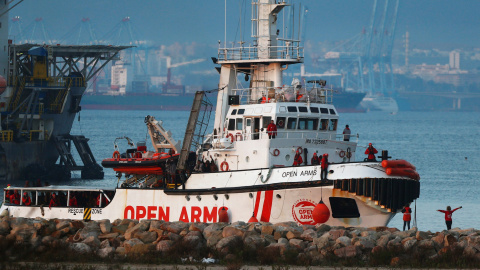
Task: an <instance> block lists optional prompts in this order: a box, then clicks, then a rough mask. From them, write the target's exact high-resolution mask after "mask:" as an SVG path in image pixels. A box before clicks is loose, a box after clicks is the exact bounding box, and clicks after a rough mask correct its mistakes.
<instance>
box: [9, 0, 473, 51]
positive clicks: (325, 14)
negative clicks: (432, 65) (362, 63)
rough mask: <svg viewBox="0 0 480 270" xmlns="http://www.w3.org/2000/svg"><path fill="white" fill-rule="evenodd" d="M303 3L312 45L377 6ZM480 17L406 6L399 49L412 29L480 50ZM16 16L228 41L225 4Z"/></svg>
mask: <svg viewBox="0 0 480 270" xmlns="http://www.w3.org/2000/svg"><path fill="white" fill-rule="evenodd" d="M294 2H298V0H295V1H294ZM301 2H302V3H303V4H304V5H306V6H308V9H309V13H308V26H307V39H308V40H312V41H315V42H318V41H338V40H344V39H348V38H350V37H353V36H354V35H355V34H357V33H359V32H360V31H362V28H363V27H364V26H367V25H368V23H369V21H370V15H371V11H372V5H373V0H305V1H301ZM378 2H379V3H384V2H385V0H379V1H378ZM392 2H393V1H392ZM243 5H245V6H247V7H248V8H249V6H250V1H249V0H227V8H228V11H227V14H228V16H229V19H228V22H227V26H228V29H229V34H228V39H229V40H233V39H234V35H235V31H236V29H237V25H238V17H239V6H243ZM479 11H480V1H476V0H455V1H454V0H401V3H400V10H399V16H398V23H397V33H396V40H397V43H399V42H400V40H401V38H402V35H404V33H405V31H406V29H407V28H408V30H409V31H410V42H411V46H418V47H420V48H429V47H430V48H433V47H440V48H445V49H453V48H459V47H460V48H461V47H480V34H479V33H480V16H479V15H478V12H479ZM13 16H20V17H21V18H22V21H23V23H22V24H23V27H26V26H27V25H29V24H30V23H32V22H33V21H34V19H35V18H37V17H42V18H43V21H44V24H45V26H46V27H47V28H48V31H49V32H50V33H51V34H52V36H54V37H57V38H59V37H62V36H64V35H65V34H66V33H67V32H69V31H70V30H71V29H72V28H73V27H74V26H75V25H77V24H78V23H79V22H80V21H81V19H82V18H83V17H89V18H90V20H91V22H92V23H93V24H94V25H95V29H96V33H97V37H102V36H104V35H105V34H107V33H108V32H109V31H111V30H112V29H113V28H114V27H115V25H117V24H118V23H119V22H120V21H121V20H122V18H123V17H125V16H129V17H130V18H131V20H132V22H133V24H134V25H135V27H136V29H137V31H136V32H137V33H136V34H137V35H138V36H139V38H140V39H147V40H153V41H156V42H160V43H163V44H171V43H173V42H175V41H178V42H181V43H183V42H199V43H209V44H216V41H217V40H219V39H221V40H223V35H224V23H223V22H224V0H203V1H202V0H136V1H132V0H130V1H127V0H81V1H78V0H25V1H24V2H23V3H21V4H20V5H19V6H17V7H16V8H14V9H13V10H12V11H11V12H10V17H13ZM249 17H250V14H249V13H248V14H246V16H245V18H246V19H247V24H246V26H247V27H246V28H247V32H246V34H245V36H246V37H248V36H249V35H250V24H249ZM248 39H249V38H248ZM237 40H238V38H237Z"/></svg>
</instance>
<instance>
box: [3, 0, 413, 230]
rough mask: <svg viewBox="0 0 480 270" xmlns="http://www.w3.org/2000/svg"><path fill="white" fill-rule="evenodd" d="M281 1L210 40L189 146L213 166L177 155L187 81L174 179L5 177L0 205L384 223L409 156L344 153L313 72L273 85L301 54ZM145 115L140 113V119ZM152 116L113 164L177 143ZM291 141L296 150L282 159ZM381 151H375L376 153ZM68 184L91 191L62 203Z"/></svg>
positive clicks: (62, 211) (23, 213)
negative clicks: (207, 101) (285, 31)
mask: <svg viewBox="0 0 480 270" xmlns="http://www.w3.org/2000/svg"><path fill="white" fill-rule="evenodd" d="M286 6H287V3H284V2H282V3H277V1H274V0H253V1H252V9H253V12H252V14H253V15H254V16H253V18H252V24H253V25H252V30H253V33H252V36H253V37H254V39H255V43H254V44H255V45H254V46H252V47H248V46H242V47H235V48H231V47H228V48H220V49H219V54H218V58H216V59H214V62H216V63H217V64H219V65H221V67H220V68H219V71H220V83H219V90H218V96H217V102H216V110H215V122H214V130H213V132H212V133H211V134H210V135H208V136H206V138H205V139H204V141H203V142H202V143H201V144H200V145H198V148H197V149H196V153H195V154H196V156H195V158H196V159H199V160H202V161H206V160H213V162H214V163H215V164H216V166H217V167H218V168H219V169H220V171H218V172H193V173H190V170H189V169H191V167H190V168H189V166H188V163H187V162H186V161H187V159H188V157H191V156H192V152H190V151H189V150H190V146H191V143H192V138H193V137H195V132H194V131H195V130H196V126H195V125H196V123H198V122H199V120H198V113H199V111H201V110H200V104H201V101H202V97H203V93H201V92H198V93H197V95H196V96H195V100H194V105H193V108H192V114H191V117H190V120H189V122H188V124H187V131H186V134H185V138H184V143H183V147H182V149H181V150H180V151H179V153H180V154H179V155H178V157H177V158H178V165H177V172H179V173H180V177H178V178H177V179H180V180H179V181H176V182H174V183H172V182H170V181H169V180H168V179H169V178H168V177H165V175H162V174H161V173H158V172H156V173H155V174H151V175H148V174H147V175H145V176H144V177H139V176H138V175H137V176H135V175H134V176H132V175H129V178H128V179H127V180H126V181H125V182H124V184H123V185H122V187H121V188H112V189H110V190H107V189H99V188H92V187H85V188H79V187H61V186H49V187H41V188H23V187H18V188H15V187H10V188H8V189H5V190H4V192H7V191H8V192H9V193H10V194H11V192H12V191H13V190H18V192H19V194H20V198H19V202H18V203H19V204H15V203H11V202H9V200H8V199H6V200H5V201H4V204H3V205H2V207H1V209H0V210H1V211H0V212H1V213H2V214H3V215H7V214H8V215H10V216H14V217H31V218H35V217H43V218H47V219H51V218H61V219H83V218H85V219H93V220H101V219H110V220H115V219H118V218H120V219H121V218H132V219H160V220H165V221H185V222H236V221H249V220H250V221H253V222H255V221H264V222H272V223H277V222H288V221H294V222H297V223H299V224H311V225H315V224H319V223H325V224H329V225H341V226H362V227H372V226H386V225H387V224H388V222H389V221H390V220H391V218H392V217H393V216H394V215H395V213H396V212H397V211H398V210H399V209H401V208H402V207H403V206H404V205H405V204H407V203H410V202H412V201H413V200H414V199H416V198H417V197H418V196H419V189H420V184H419V181H418V180H419V176H418V174H417V173H416V171H415V167H414V166H412V165H411V164H409V163H408V162H406V161H395V160H384V161H383V162H380V161H378V162H377V161H356V160H357V159H362V158H357V157H356V156H357V143H356V142H354V141H345V140H344V137H343V135H342V134H339V132H338V130H337V123H338V119H339V115H338V113H337V111H336V109H335V107H334V105H333V104H332V95H331V90H328V89H325V88H324V87H323V86H322V85H324V82H323V81H320V80H315V81H311V82H310V84H311V86H312V87H310V88H308V87H304V86H302V85H301V84H300V83H299V82H295V83H294V84H293V85H292V86H285V85H284V82H283V80H282V71H283V70H285V69H287V68H288V66H289V65H292V64H297V63H301V62H303V48H302V47H301V46H300V42H299V41H298V40H287V39H280V38H279V36H278V32H277V18H281V12H282V10H283V9H284V7H286ZM242 45H243V44H242ZM239 75H245V77H248V78H249V87H248V88H242V87H239V85H240V80H239V78H242V80H243V76H242V77H240V76H239ZM148 119H150V120H154V119H153V118H148ZM150 120H148V121H147V119H146V123H147V125H149V122H150ZM271 120H274V122H275V123H276V126H277V129H278V130H277V132H276V136H275V138H269V134H268V132H267V127H268V124H269V123H270V122H271ZM152 123H153V124H154V125H156V127H157V128H156V129H155V130H153V131H152V133H151V134H150V135H151V138H152V143H153V145H154V147H155V151H156V152H157V153H154V154H153V155H152V152H141V151H139V153H135V155H137V158H133V157H128V156H127V155H128V152H127V153H125V154H124V155H119V154H117V153H116V154H115V155H114V156H115V157H114V158H113V159H114V160H117V161H118V163H119V164H120V163H121V162H122V163H124V164H125V166H127V164H129V162H130V163H138V164H141V163H142V161H151V160H153V159H155V155H157V156H162V154H160V153H158V152H162V151H163V152H165V150H166V149H177V146H176V145H178V143H176V142H175V141H174V140H171V139H169V136H170V134H169V132H167V131H165V130H164V129H163V128H161V122H160V121H154V122H152ZM165 138H167V139H168V140H164V139H165ZM169 142H171V143H169ZM177 150H178V149H177ZM297 152H298V153H300V154H301V156H302V159H303V160H304V161H303V163H302V164H300V166H292V164H293V162H294V156H295V154H296V153H297ZM362 152H363V151H362ZM362 152H361V153H360V156H361V157H363V153H362ZM314 153H315V154H317V155H318V156H322V155H323V154H328V155H329V162H330V164H329V165H328V168H327V176H326V179H324V180H322V179H321V175H320V174H321V166H320V165H311V162H310V160H311V158H312V157H313V155H314ZM387 156H388V154H387V153H384V154H383V158H384V159H387V158H388V157H387ZM382 165H383V166H382ZM158 166H161V168H162V170H159V171H163V172H166V171H168V169H169V167H167V165H165V164H164V163H161V164H160V163H159V165H158ZM132 179H134V181H132ZM155 184H159V186H158V187H155V186H157V185H155ZM52 193H55V194H56V195H57V196H56V197H57V198H58V197H60V198H61V199H57V200H58V201H55V203H53V204H54V205H53V206H52V207H48V206H49V205H48V200H45V198H48V197H50V196H51V194H52ZM23 194H26V195H25V196H29V198H31V200H32V203H31V205H28V206H27V205H25V204H24V203H23V199H24V195H23ZM4 195H6V196H4V197H11V196H7V194H6V193H5V194H4ZM73 196H75V197H76V198H90V199H92V198H93V199H95V198H98V200H97V202H98V205H91V204H88V202H86V201H81V200H80V199H77V200H78V202H77V203H75V205H73V204H74V203H72V200H71V198H72V197H73ZM42 204H44V205H42Z"/></svg>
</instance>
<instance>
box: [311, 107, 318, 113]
mask: <svg viewBox="0 0 480 270" xmlns="http://www.w3.org/2000/svg"><path fill="white" fill-rule="evenodd" d="M310 111H311V112H312V113H318V107H310Z"/></svg>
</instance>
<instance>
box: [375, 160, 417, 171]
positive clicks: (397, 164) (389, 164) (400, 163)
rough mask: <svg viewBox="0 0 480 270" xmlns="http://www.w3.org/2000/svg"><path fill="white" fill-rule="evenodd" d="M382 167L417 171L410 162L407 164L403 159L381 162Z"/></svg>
mask: <svg viewBox="0 0 480 270" xmlns="http://www.w3.org/2000/svg"><path fill="white" fill-rule="evenodd" d="M382 167H384V168H410V169H412V170H416V169H417V168H416V167H415V166H413V165H412V164H411V163H410V162H408V161H406V160H403V159H397V160H384V161H382Z"/></svg>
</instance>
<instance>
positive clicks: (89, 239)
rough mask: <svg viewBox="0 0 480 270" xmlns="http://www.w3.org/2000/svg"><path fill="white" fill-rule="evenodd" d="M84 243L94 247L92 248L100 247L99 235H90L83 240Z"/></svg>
mask: <svg viewBox="0 0 480 270" xmlns="http://www.w3.org/2000/svg"><path fill="white" fill-rule="evenodd" d="M82 243H84V244H87V245H88V246H89V247H91V248H92V250H96V249H98V247H100V240H98V238H97V237H95V236H89V237H87V238H86V239H85V240H83V241H82Z"/></svg>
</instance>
